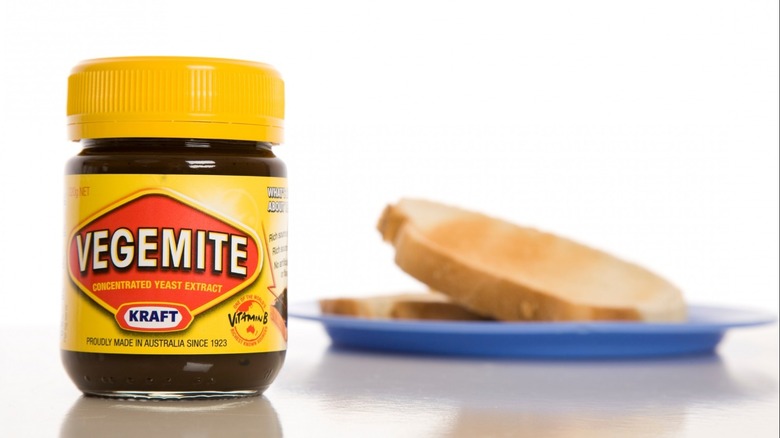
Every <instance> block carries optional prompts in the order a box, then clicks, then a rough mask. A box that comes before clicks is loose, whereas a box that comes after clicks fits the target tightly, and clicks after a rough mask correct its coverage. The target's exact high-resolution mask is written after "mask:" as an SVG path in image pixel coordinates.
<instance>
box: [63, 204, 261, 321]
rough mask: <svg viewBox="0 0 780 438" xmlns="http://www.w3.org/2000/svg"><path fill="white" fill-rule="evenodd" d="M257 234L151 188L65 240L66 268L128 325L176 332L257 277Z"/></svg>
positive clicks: (96, 300)
mask: <svg viewBox="0 0 780 438" xmlns="http://www.w3.org/2000/svg"><path fill="white" fill-rule="evenodd" d="M260 245H261V244H260V240H259V239H258V237H257V235H256V234H255V232H254V231H252V230H251V229H249V228H248V227H246V226H245V225H243V224H241V223H239V222H237V221H234V220H232V219H229V218H227V217H224V216H222V215H220V214H218V213H216V212H213V211H209V210H208V209H207V208H206V207H204V206H202V205H199V204H197V203H196V202H195V201H193V200H191V199H188V198H186V197H184V196H183V195H180V194H177V193H174V192H171V191H163V190H148V191H143V192H139V193H136V194H134V195H131V196H130V197H128V198H126V199H123V200H121V201H120V202H118V203H117V204H114V205H112V206H110V207H108V208H106V209H105V210H103V211H101V212H99V213H98V214H96V215H94V216H93V217H91V218H89V219H87V220H86V221H85V222H83V223H82V224H81V225H79V226H78V227H77V228H76V230H75V231H74V232H73V234H72V235H71V238H70V241H69V243H68V260H67V264H68V272H69V274H70V278H71V279H72V280H73V282H74V283H75V284H76V285H77V286H78V287H79V289H81V290H82V291H83V292H84V293H85V294H87V295H88V296H89V297H90V298H91V299H93V300H94V301H95V302H97V303H98V304H100V305H101V306H102V307H104V308H105V309H107V310H108V311H110V312H111V313H113V314H114V315H115V316H116V320H117V323H118V324H119V326H120V327H122V328H123V329H125V330H132V331H142V332H172V331H179V330H184V329H186V328H187V327H188V326H189V325H190V323H191V322H192V320H193V317H194V316H195V315H197V314H199V313H201V312H203V311H205V310H207V309H209V308H211V307H213V306H215V305H217V304H219V303H220V302H222V301H224V300H225V299H227V298H229V297H230V296H232V295H235V294H236V293H237V292H239V291H241V290H242V289H244V288H245V287H247V286H248V285H250V284H251V283H252V282H254V281H255V280H256V279H257V277H258V275H259V274H260V269H261V267H262V265H263V260H262V257H263V251H262V249H261V247H260Z"/></svg>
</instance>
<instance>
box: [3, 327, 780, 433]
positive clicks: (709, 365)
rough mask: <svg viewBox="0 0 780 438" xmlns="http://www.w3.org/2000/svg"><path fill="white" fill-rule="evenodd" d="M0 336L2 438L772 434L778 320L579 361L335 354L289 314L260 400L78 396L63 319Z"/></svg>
mask: <svg viewBox="0 0 780 438" xmlns="http://www.w3.org/2000/svg"><path fill="white" fill-rule="evenodd" d="M2 333H3V336H2V339H3V340H4V342H5V345H4V348H3V350H2V355H0V359H1V362H0V363H2V373H1V374H0V383H2V386H3V392H2V396H0V397H1V398H0V400H2V409H3V410H2V421H1V422H0V436H3V437H17V436H34V437H39V436H45V437H48V436H61V437H99V436H128V437H130V436H132V437H138V436H143V437H144V438H147V437H156V436H165V437H209V436H215V437H238V436H267V437H274V436H291V437H313V436H317V437H325V436H328V437H329V436H337V437H345V436H355V437H384V436H390V437H395V436H399V437H435V436H456V437H460V436H462V437H483V436H486V437H495V436H534V437H535V436H553V437H589V436H594V437H595V436H597V437H610V436H615V437H626V436H631V437H634V436H639V437H642V436H647V437H678V436H683V437H720V436H740V437H742V436H744V437H764V436H766V437H777V436H778V329H777V326H776V325H774V326H770V327H764V328H753V329H737V330H732V331H730V332H729V334H728V335H727V336H726V338H725V339H724V341H723V342H722V343H721V345H720V347H719V352H718V354H717V355H713V356H699V357H687V358H676V359H655V360H629V361H626V360H623V361H575V362H571V361H541V360H488V359H453V358H437V357H417V356H408V355H391V354H379V353H363V352H355V351H340V350H336V349H333V348H331V347H330V345H329V344H330V342H329V339H328V337H327V336H326V335H325V333H324V331H323V330H322V328H321V327H320V326H319V325H318V324H317V323H315V322H310V321H301V320H294V319H293V320H291V321H290V338H291V343H290V349H289V353H288V356H287V361H286V363H285V366H284V368H283V369H282V372H281V374H280V376H279V378H278V379H277V381H276V382H275V383H274V384H273V386H272V387H271V389H269V390H268V391H267V392H266V394H265V396H264V397H261V398H250V399H238V400H221V401H179V402H139V401H112V400H103V399H95V398H85V397H82V396H81V395H80V393H79V392H78V391H77V390H76V388H75V387H74V386H73V385H72V384H71V382H70V381H69V380H68V378H67V376H66V375H65V373H64V371H63V370H62V366H61V365H60V362H59V356H58V350H57V344H56V337H57V330H56V329H55V328H47V327H40V328H34V329H33V328H20V327H16V328H14V327H4V328H2Z"/></svg>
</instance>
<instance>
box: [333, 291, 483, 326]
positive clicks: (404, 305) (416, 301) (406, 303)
mask: <svg viewBox="0 0 780 438" xmlns="http://www.w3.org/2000/svg"><path fill="white" fill-rule="evenodd" d="M320 310H321V311H322V313H324V314H330V315H342V316H354V317H358V318H369V319H435V320H450V321H476V320H483V319H485V318H484V317H482V316H480V315H477V314H475V313H473V312H470V311H468V310H466V309H464V308H463V307H461V306H459V305H457V304H455V303H453V302H452V301H450V299H449V298H447V297H446V296H445V295H442V294H438V293H435V292H431V293H417V294H397V295H384V296H376V297H367V298H330V299H322V300H320Z"/></svg>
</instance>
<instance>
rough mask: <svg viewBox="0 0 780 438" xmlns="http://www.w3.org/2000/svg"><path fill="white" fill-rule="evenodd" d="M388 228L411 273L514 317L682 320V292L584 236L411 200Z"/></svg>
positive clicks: (398, 208) (468, 302)
mask: <svg viewBox="0 0 780 438" xmlns="http://www.w3.org/2000/svg"><path fill="white" fill-rule="evenodd" d="M378 229H379V231H380V232H381V234H382V237H383V238H384V240H385V241H387V242H389V243H391V244H392V245H393V246H394V247H395V251H396V254H395V261H396V264H398V266H399V267H400V268H401V269H403V270H404V271H406V272H407V273H408V274H410V275H412V276H413V277H415V278H417V279H418V280H420V281H422V282H423V283H425V284H427V285H428V286H429V287H431V288H432V289H435V290H438V291H441V292H442V293H445V294H447V295H448V296H449V297H450V298H451V299H452V300H453V301H454V302H456V303H458V304H460V305H462V306H463V307H465V308H467V309H469V310H471V311H473V312H475V313H477V314H481V315H487V316H490V317H492V318H495V319H498V320H504V321H515V320H537V321H587V320H641V321H659V322H660V321H681V320H683V319H685V303H684V302H683V298H682V294H681V293H680V291H679V290H678V289H677V288H676V287H675V286H674V285H672V284H671V283H670V282H668V281H666V280H665V279H663V278H661V277H659V276H657V275H655V274H653V273H652V272H650V271H648V270H646V269H644V268H642V267H640V266H638V265H636V264H633V263H629V262H626V261H623V260H620V259H618V258H616V257H613V256H611V255H609V254H607V253H605V252H602V251H599V250H596V249H593V248H589V247H587V246H585V245H581V244H579V243H577V242H574V241H571V240H568V239H565V238H562V237H559V236H556V235H553V234H550V233H545V232H542V231H538V230H536V229H533V228H527V227H521V226H518V225H513V224H511V223H508V222H505V221H503V220H499V219H495V218H491V217H488V216H485V215H482V214H479V213H475V212H470V211H466V210H463V209H460V208H455V207H451V206H446V205H442V204H438V203H435V202H430V201H424V200H414V199H402V200H401V201H400V202H398V203H397V204H395V205H390V206H388V207H387V208H386V209H385V211H384V213H383V214H382V217H381V218H380V220H379V224H378Z"/></svg>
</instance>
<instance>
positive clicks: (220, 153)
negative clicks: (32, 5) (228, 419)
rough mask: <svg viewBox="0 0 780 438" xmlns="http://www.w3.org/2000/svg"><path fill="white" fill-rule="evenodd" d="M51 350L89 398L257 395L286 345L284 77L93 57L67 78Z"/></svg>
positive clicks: (189, 62)
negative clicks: (58, 282) (58, 279)
mask: <svg viewBox="0 0 780 438" xmlns="http://www.w3.org/2000/svg"><path fill="white" fill-rule="evenodd" d="M67 113H68V134H69V138H70V139H71V140H73V141H80V142H81V146H82V149H81V152H80V153H79V154H78V155H77V156H76V157H74V158H72V159H71V160H70V161H69V162H68V163H67V167H66V172H65V173H66V176H65V199H66V202H65V205H66V207H65V214H66V217H65V225H66V227H65V248H64V251H65V257H64V285H65V287H64V305H63V311H64V317H63V327H62V339H61V346H62V360H63V363H64V365H65V369H66V370H67V372H68V374H69V375H70V377H71V379H72V380H73V381H74V382H75V384H76V386H78V388H79V389H81V390H82V391H83V392H84V393H86V394H88V395H98V396H106V397H122V398H206V397H240V396H250V395H258V394H261V393H262V392H263V391H264V390H265V389H266V388H268V386H269V385H270V384H271V382H272V381H273V380H274V378H275V377H276V375H277V373H278V372H279V369H280V368H281V366H282V363H283V361H284V357H285V351H286V348H287V182H286V181H287V180H286V168H285V165H284V163H283V162H282V161H281V160H280V159H278V158H277V157H276V156H275V155H274V153H273V151H272V148H273V147H274V146H276V145H278V144H280V143H281V142H282V135H283V119H284V82H283V81H282V79H281V77H280V75H279V73H278V72H277V71H276V70H275V69H274V68H272V67H271V66H269V65H266V64H260V63H254V62H248V61H238V60H229V59H214V58H190V57H130V58H107V59H97V60H91V61H86V62H83V63H81V64H79V65H77V66H76V67H75V68H74V69H73V71H72V72H71V75H70V77H69V80H68V109H67Z"/></svg>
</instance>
